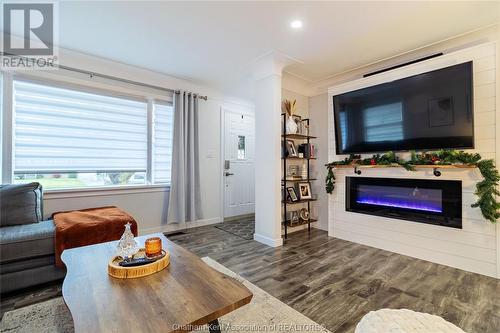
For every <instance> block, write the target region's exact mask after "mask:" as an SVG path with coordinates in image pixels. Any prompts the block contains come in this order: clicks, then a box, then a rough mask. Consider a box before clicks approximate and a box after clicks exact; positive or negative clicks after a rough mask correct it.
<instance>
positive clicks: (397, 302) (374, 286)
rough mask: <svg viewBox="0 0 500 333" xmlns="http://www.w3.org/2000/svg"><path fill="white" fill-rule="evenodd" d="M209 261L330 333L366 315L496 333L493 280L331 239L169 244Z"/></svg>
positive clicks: (221, 236)
mask: <svg viewBox="0 0 500 333" xmlns="http://www.w3.org/2000/svg"><path fill="white" fill-rule="evenodd" d="M169 238H170V239H172V240H173V241H175V242H176V243H178V244H180V245H182V246H185V247H187V248H188V249H190V250H191V251H193V252H194V253H196V254H197V255H199V256H200V257H204V256H209V257H211V258H212V259H214V260H217V261H218V262H219V263H221V264H222V265H224V266H226V267H228V268H229V269H231V270H232V271H234V272H236V273H238V274H240V275H241V276H243V277H245V278H246V279H248V280H249V281H251V282H252V283H254V284H256V285H257V286H259V287H260V288H262V289H264V290H265V291H267V292H269V293H270V294H272V295H273V296H275V297H277V298H278V299H280V300H281V301H282V302H284V303H286V304H288V305H289V306H291V307H293V308H294V309H296V310H298V311H299V312H301V313H303V314H304V315H306V316H308V317H309V318H311V319H312V320H314V321H316V322H318V323H320V324H323V325H325V326H326V327H327V328H328V329H329V330H330V331H332V332H336V333H342V332H353V331H354V328H355V327H356V324H357V323H358V322H359V320H360V319H361V318H362V317H363V316H364V315H365V314H366V313H368V312H369V311H371V310H377V309H381V308H406V309H411V310H415V311H421V312H427V313H431V314H435V315H439V316H441V317H443V318H445V319H446V320H448V321H450V322H452V323H454V324H455V325H457V326H459V327H461V328H462V329H463V330H465V331H466V332H469V333H499V332H500V280H496V279H493V278H488V277H485V276H482V275H478V274H474V273H469V272H465V271H462V270H459V269H454V268H451V267H447V266H443V265H438V264H434V263H431V262H427V261H423V260H419V259H415V258H411V257H407V256H403V255H399V254H395V253H391V252H388V251H383V250H379V249H375V248H372V247H368V246H364V245H359V244H356V243H352V242H348V241H344V240H340V239H336V238H331V237H328V236H327V233H326V232H324V231H320V230H316V229H313V230H312V231H311V234H310V235H308V233H307V232H306V231H300V232H296V233H293V234H291V235H290V236H289V239H288V240H287V241H286V243H285V245H284V246H283V247H282V248H278V249H273V248H270V247H267V246H265V245H262V244H260V243H257V242H255V241H249V240H244V239H242V238H240V237H238V236H235V235H232V234H229V233H226V232H224V231H222V230H219V229H216V228H214V227H211V226H207V227H202V228H197V229H190V230H189V231H187V232H186V233H185V234H181V235H175V236H171V237H169Z"/></svg>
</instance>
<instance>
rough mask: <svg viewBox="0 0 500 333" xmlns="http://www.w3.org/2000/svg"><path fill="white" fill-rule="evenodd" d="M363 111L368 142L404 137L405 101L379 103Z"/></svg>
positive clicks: (395, 139) (394, 139)
mask: <svg viewBox="0 0 500 333" xmlns="http://www.w3.org/2000/svg"><path fill="white" fill-rule="evenodd" d="M363 111H364V127H365V140H366V141H367V142H378V141H397V140H402V139H403V103H401V102H396V103H391V104H384V105H378V106H374V107H369V108H366V109H364V110H363Z"/></svg>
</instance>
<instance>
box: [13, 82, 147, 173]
mask: <svg viewBox="0 0 500 333" xmlns="http://www.w3.org/2000/svg"><path fill="white" fill-rule="evenodd" d="M13 102H14V112H15V115H14V121H15V126H14V131H15V135H14V173H29V172H33V173H35V172H36V173H44V172H45V173H48V172H61V173H63V172H110V171H111V172H125V171H146V168H147V103H146V101H144V102H142V101H137V100H133V99H126V98H117V97H110V96H105V95H98V94H93V93H87V92H82V91H77V90H70V89H63V88H59V87H53V86H47V85H40V84H35V83H31V82H25V81H18V80H16V81H14V100H13Z"/></svg>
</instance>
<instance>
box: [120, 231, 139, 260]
mask: <svg viewBox="0 0 500 333" xmlns="http://www.w3.org/2000/svg"><path fill="white" fill-rule="evenodd" d="M130 226H131V224H130V223H127V224H125V231H124V232H123V235H122V237H121V238H120V241H119V242H118V246H117V248H116V250H117V255H118V256H120V257H122V258H123V259H125V260H127V259H130V258H131V257H132V256H133V255H134V254H136V253H137V252H139V245H138V244H137V242H136V241H135V238H134V234H133V233H132V230H131V229H130Z"/></svg>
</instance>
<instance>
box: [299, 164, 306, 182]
mask: <svg viewBox="0 0 500 333" xmlns="http://www.w3.org/2000/svg"><path fill="white" fill-rule="evenodd" d="M300 176H301V178H302V179H307V165H306V163H302V173H301V175H300Z"/></svg>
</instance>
